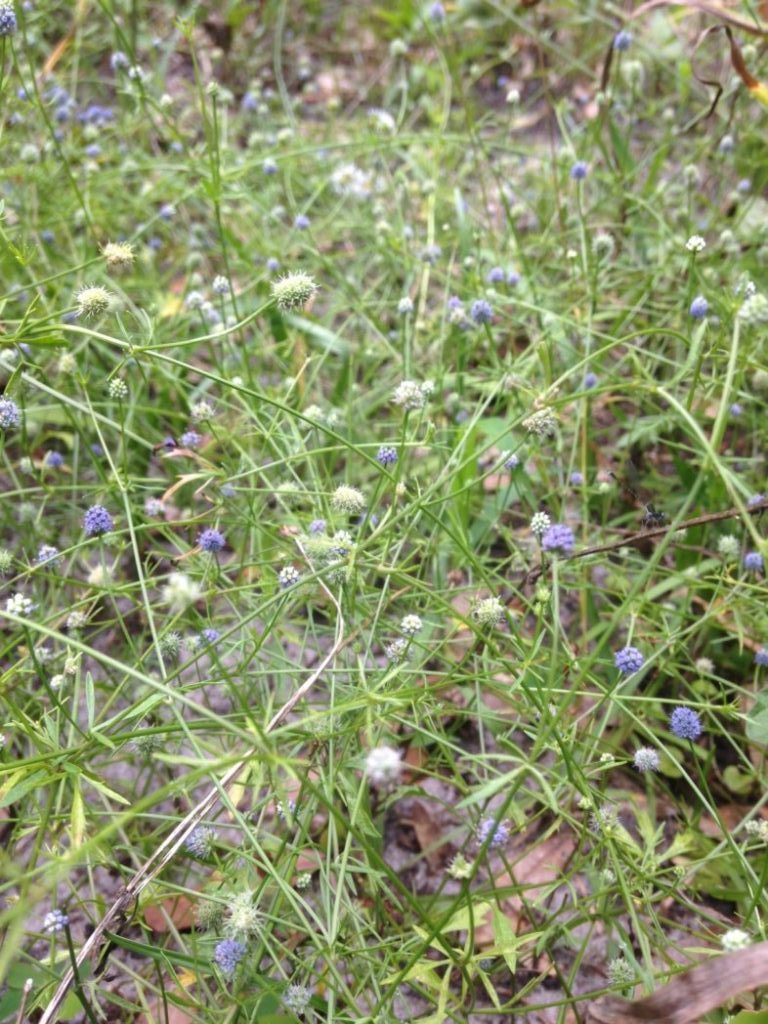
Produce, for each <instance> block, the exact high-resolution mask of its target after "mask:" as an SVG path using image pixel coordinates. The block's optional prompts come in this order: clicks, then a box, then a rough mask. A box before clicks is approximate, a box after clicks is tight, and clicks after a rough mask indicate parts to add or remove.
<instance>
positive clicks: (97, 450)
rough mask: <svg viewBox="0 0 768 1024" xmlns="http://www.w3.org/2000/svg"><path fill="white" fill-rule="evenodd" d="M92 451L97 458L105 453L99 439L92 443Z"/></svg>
mask: <svg viewBox="0 0 768 1024" xmlns="http://www.w3.org/2000/svg"><path fill="white" fill-rule="evenodd" d="M91 452H92V453H93V455H95V456H96V458H97V459H100V458H101V457H102V455H103V454H104V449H103V448H102V447H101V445H100V444H99V442H98V441H94V442H93V444H92V445H91Z"/></svg>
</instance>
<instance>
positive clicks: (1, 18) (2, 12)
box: [0, 0, 19, 39]
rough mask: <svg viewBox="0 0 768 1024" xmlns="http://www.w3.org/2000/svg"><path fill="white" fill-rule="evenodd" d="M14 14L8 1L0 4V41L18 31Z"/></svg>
mask: <svg viewBox="0 0 768 1024" xmlns="http://www.w3.org/2000/svg"><path fill="white" fill-rule="evenodd" d="M18 27H19V26H18V24H17V22H16V12H15V11H14V9H13V4H12V3H11V2H10V0H2V2H0V39H2V38H3V37H4V36H12V35H14V33H15V32H16V30H17V29H18Z"/></svg>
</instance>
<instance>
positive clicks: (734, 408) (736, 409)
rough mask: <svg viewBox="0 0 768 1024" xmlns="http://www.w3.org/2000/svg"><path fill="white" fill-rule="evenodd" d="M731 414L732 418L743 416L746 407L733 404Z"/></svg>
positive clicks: (736, 403)
mask: <svg viewBox="0 0 768 1024" xmlns="http://www.w3.org/2000/svg"><path fill="white" fill-rule="evenodd" d="M730 412H731V416H741V414H742V413H743V412H744V406H743V405H740V404H739V403H738V402H733V404H732V405H731V409H730Z"/></svg>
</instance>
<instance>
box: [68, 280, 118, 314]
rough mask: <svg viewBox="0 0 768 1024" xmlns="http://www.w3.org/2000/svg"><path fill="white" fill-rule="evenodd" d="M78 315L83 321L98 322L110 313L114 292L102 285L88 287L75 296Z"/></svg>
mask: <svg viewBox="0 0 768 1024" xmlns="http://www.w3.org/2000/svg"><path fill="white" fill-rule="evenodd" d="M75 300H76V302H77V315H78V316H79V317H80V318H81V319H82V320H96V319H98V318H99V317H101V316H104V314H105V313H107V312H109V310H110V309H111V308H112V304H113V302H114V296H113V295H112V292H110V291H108V290H107V289H106V288H102V286H101V285H99V284H95V285H86V287H85V288H81V289H80V291H79V292H78V293H77V295H76V296H75Z"/></svg>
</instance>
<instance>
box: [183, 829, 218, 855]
mask: <svg viewBox="0 0 768 1024" xmlns="http://www.w3.org/2000/svg"><path fill="white" fill-rule="evenodd" d="M215 838H216V833H215V831H214V830H213V829H212V828H209V827H208V826H207V825H197V826H196V827H195V828H193V829H192V831H191V832H190V833H189V835H188V836H187V838H186V839H185V840H184V848H185V849H186V851H187V853H189V854H191V855H192V856H193V857H197V858H198V859H199V860H207V859H208V858H209V857H210V856H211V853H212V851H213V843H214V840H215Z"/></svg>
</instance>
